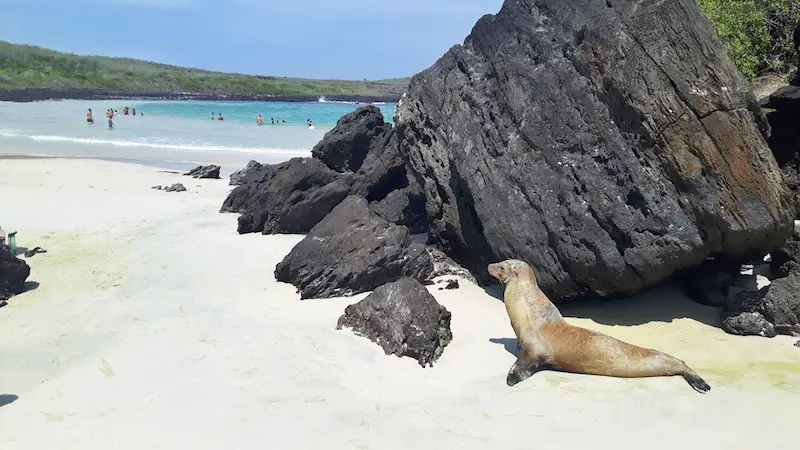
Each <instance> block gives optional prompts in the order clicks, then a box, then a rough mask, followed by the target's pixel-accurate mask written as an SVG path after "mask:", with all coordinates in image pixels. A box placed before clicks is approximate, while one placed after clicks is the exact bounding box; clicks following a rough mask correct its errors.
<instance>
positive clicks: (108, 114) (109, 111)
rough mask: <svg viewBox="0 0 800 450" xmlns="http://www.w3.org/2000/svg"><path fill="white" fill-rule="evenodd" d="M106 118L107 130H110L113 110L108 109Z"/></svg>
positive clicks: (112, 121)
mask: <svg viewBox="0 0 800 450" xmlns="http://www.w3.org/2000/svg"><path fill="white" fill-rule="evenodd" d="M106 117H108V129H109V130H110V129H112V128H114V110H112V109H109V110H108V112H106Z"/></svg>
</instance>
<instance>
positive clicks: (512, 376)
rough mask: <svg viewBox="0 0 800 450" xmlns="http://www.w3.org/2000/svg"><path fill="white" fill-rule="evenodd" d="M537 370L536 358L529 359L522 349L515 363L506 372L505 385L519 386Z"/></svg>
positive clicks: (529, 356)
mask: <svg viewBox="0 0 800 450" xmlns="http://www.w3.org/2000/svg"><path fill="white" fill-rule="evenodd" d="M538 369H539V363H538V361H537V360H536V358H533V357H531V355H530V354H529V353H528V351H527V350H525V349H523V350H522V353H520V354H519V358H517V362H515V363H514V365H513V366H511V370H509V371H508V376H507V377H506V384H507V385H509V386H514V385H515V384H519V383H521V382H523V381H525V380H527V379H528V378H530V377H531V376H533V374H534V373H536V371H537V370H538Z"/></svg>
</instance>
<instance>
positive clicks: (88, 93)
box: [0, 41, 411, 102]
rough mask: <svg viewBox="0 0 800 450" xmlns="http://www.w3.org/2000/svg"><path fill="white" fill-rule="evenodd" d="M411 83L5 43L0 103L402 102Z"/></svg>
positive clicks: (1, 49)
mask: <svg viewBox="0 0 800 450" xmlns="http://www.w3.org/2000/svg"><path fill="white" fill-rule="evenodd" d="M410 80H411V78H393V79H387V80H375V81H367V80H362V81H351V80H313V79H305V78H287V77H272V76H263V75H244V74H235V73H222V72H213V71H208V70H201V69H192V68H185V67H178V66H172V65H167V64H159V63H154V62H149V61H143V60H138V59H132V58H111V57H106V56H82V55H75V54H71V53H62V52H57V51H54V50H49V49H45V48H41V47H36V46H31V45H20V44H12V43H9V42H4V41H0V101H12V102H32V101H40V100H54V99H74V100H109V99H147V100H212V101H217V100H239V101H281V102H308V101H317V100H318V99H319V98H320V97H325V98H326V99H328V100H331V101H348V102H397V101H398V100H399V99H400V96H401V95H402V94H403V92H405V90H406V88H407V87H408V83H409V81H410Z"/></svg>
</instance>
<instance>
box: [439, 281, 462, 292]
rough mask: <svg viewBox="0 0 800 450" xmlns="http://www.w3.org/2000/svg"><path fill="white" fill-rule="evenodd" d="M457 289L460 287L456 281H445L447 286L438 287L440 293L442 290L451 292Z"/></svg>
mask: <svg viewBox="0 0 800 450" xmlns="http://www.w3.org/2000/svg"><path fill="white" fill-rule="evenodd" d="M459 287H460V286H459V284H458V280H447V284H446V285H445V286H444V287H440V288H439V290H440V291H444V290H449V291H451V290H453V289H458V288H459Z"/></svg>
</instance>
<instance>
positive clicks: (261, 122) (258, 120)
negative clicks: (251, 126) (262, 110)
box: [256, 114, 264, 126]
mask: <svg viewBox="0 0 800 450" xmlns="http://www.w3.org/2000/svg"><path fill="white" fill-rule="evenodd" d="M256 123H257V124H258V126H261V125H264V118H263V117H261V114H259V115H258V117H257V118H256Z"/></svg>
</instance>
